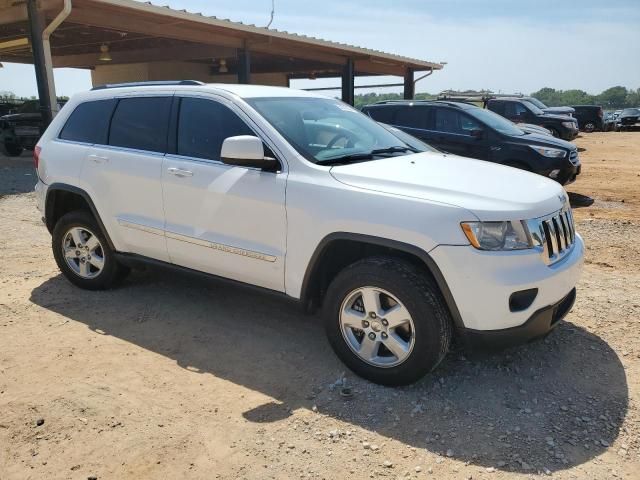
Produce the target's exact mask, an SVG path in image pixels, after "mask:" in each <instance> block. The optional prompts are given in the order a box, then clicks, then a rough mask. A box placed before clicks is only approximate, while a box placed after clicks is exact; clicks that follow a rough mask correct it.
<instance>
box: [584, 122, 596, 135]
mask: <svg viewBox="0 0 640 480" xmlns="http://www.w3.org/2000/svg"><path fill="white" fill-rule="evenodd" d="M583 129H584V131H585V132H587V133H592V132H595V130H596V124H595V123H593V122H587V123H585V124H584V127H583Z"/></svg>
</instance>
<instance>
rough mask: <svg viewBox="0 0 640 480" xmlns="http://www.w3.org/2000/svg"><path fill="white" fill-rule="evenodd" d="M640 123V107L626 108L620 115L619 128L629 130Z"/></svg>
mask: <svg viewBox="0 0 640 480" xmlns="http://www.w3.org/2000/svg"><path fill="white" fill-rule="evenodd" d="M638 123H640V108H625V109H624V110H622V112H621V113H620V116H619V117H618V129H619V130H628V129H630V128H632V127H635V126H636V125H637V124H638Z"/></svg>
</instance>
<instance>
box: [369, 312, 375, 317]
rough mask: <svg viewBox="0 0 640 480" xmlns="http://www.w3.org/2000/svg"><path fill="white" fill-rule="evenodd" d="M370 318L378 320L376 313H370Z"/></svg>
mask: <svg viewBox="0 0 640 480" xmlns="http://www.w3.org/2000/svg"><path fill="white" fill-rule="evenodd" d="M369 316H370V317H371V318H376V317H377V315H376V312H369Z"/></svg>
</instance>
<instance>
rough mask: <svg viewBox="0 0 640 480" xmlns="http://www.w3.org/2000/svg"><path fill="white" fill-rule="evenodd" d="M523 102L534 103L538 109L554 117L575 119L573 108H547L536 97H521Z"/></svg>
mask: <svg viewBox="0 0 640 480" xmlns="http://www.w3.org/2000/svg"><path fill="white" fill-rule="evenodd" d="M520 99H521V100H526V101H527V102H531V103H533V104H534V105H535V106H536V107H538V108H539V109H540V110H542V111H543V112H544V113H550V114H552V115H567V116H569V117H573V116H574V115H573V114H574V113H575V109H574V108H573V107H547V106H546V105H545V104H544V103H542V101H541V100H538V99H537V98H536V97H521V98H520Z"/></svg>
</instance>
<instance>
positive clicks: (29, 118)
mask: <svg viewBox="0 0 640 480" xmlns="http://www.w3.org/2000/svg"><path fill="white" fill-rule="evenodd" d="M63 104H64V102H61V103H59V104H58V107H59V108H62V105H63ZM43 131H44V124H43V122H42V114H41V112H40V103H39V102H38V100H28V101H26V102H24V103H23V104H22V105H20V106H18V107H17V108H16V109H15V112H14V113H10V114H7V115H3V116H2V117H0V146H1V147H2V149H3V151H4V153H5V155H8V156H10V157H17V156H19V155H20V154H22V152H23V151H24V150H33V147H34V146H35V144H36V142H37V141H38V139H39V138H40V134H41V133H42V132H43Z"/></svg>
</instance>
